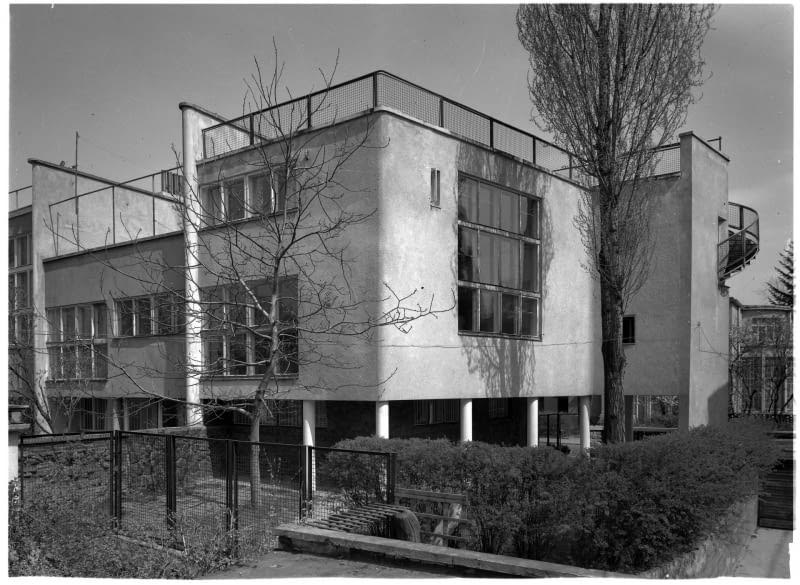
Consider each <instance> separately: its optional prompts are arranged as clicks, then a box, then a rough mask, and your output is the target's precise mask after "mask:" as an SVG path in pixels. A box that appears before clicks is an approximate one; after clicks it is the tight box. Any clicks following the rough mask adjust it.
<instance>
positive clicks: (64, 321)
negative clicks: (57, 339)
mask: <svg viewBox="0 0 800 585" xmlns="http://www.w3.org/2000/svg"><path fill="white" fill-rule="evenodd" d="M61 327H62V331H63V335H64V339H74V338H75V307H68V308H66V309H61Z"/></svg>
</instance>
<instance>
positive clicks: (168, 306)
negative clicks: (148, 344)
mask: <svg viewBox="0 0 800 585" xmlns="http://www.w3.org/2000/svg"><path fill="white" fill-rule="evenodd" d="M114 306H115V308H116V324H117V325H116V332H117V337H144V336H147V335H175V334H177V333H183V330H184V323H185V316H184V315H185V309H184V299H183V297H182V296H180V294H170V293H161V294H157V295H147V296H141V297H134V298H127V299H120V300H118V301H116V303H115V305H114Z"/></svg>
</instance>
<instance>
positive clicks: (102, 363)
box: [93, 343, 108, 379]
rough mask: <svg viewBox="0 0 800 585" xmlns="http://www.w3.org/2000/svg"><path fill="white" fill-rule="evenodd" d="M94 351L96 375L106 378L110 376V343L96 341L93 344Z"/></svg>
mask: <svg viewBox="0 0 800 585" xmlns="http://www.w3.org/2000/svg"><path fill="white" fill-rule="evenodd" d="M93 351H94V377H95V378H101V379H105V378H108V361H107V360H106V356H107V355H108V345H106V344H105V343H100V344H98V343H96V344H94V346H93Z"/></svg>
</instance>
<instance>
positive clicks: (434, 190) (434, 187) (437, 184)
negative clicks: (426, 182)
mask: <svg viewBox="0 0 800 585" xmlns="http://www.w3.org/2000/svg"><path fill="white" fill-rule="evenodd" d="M440 189H441V176H440V173H439V169H431V205H433V206H434V207H439V202H440V196H439V191H440Z"/></svg>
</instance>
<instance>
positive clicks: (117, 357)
mask: <svg viewBox="0 0 800 585" xmlns="http://www.w3.org/2000/svg"><path fill="white" fill-rule="evenodd" d="M323 97H324V98H327V99H328V100H329V101H330V104H329V106H330V107H328V108H325V109H320V110H318V111H316V112H314V114H313V116H306V115H305V114H303V112H307V111H309V109H311V110H312V111H313V108H314V106H312V104H317V103H319V102H320V100H321V99H323ZM180 108H181V111H182V116H183V142H182V145H183V148H182V154H183V177H184V178H185V180H183V181H180V180H178V178H177V177H176V175H175V174H174V173H173V172H172V171H170V172H160V173H156V174H154V175H152V176H149V177H145V178H143V179H139V180H137V181H135V182H132V183H127V184H125V185H124V186H123V185H120V184H115V183H112V182H109V181H107V180H105V179H100V178H99V177H94V176H91V175H87V174H85V173H80V172H75V171H73V170H71V169H66V168H61V167H59V166H57V165H52V164H50V163H46V162H43V161H37V160H31V164H32V167H33V189H32V190H33V193H32V206H31V208H30V211H29V213H30V214H31V217H32V221H31V225H32V226H33V228H32V232H33V246H32V260H33V268H32V271H33V280H32V282H33V306H34V307H37V308H41V307H43V308H44V309H45V310H44V311H41V310H37V311H36V321H35V323H36V325H35V331H36V334H35V336H34V339H35V342H34V346H35V351H34V360H35V368H34V369H35V371H36V372H40V373H42V375H43V378H44V379H46V380H47V382H46V388H47V392H48V394H49V396H50V397H51V398H53V399H55V398H56V397H58V400H57V401H60V402H61V405H62V406H61V407H59V408H61V410H62V411H63V412H62V415H63V416H61V419H62V422H61V423H60V424H61V425H62V426H66V423H67V421H68V420H71V423H70V424H71V425H72V426H71V427H70V428H73V429H74V428H142V426H160V425H166V424H183V423H188V424H195V423H198V422H200V418H199V414H198V412H197V410H193V409H183V408H180V409H179V410H180V411H177V410H176V405H177V404H178V403H176V402H170V401H153V400H152V398H153V396H164V397H167V398H170V397H171V398H176V399H180V398H187V399H188V400H190V401H193V402H197V401H200V400H217V401H224V400H233V399H236V398H241V397H247V396H252V395H253V393H254V392H255V390H256V389H258V388H259V381H260V379H261V378H260V369H259V368H260V366H259V364H261V365H263V363H264V360H263V359H262V360H261V361H260V362H259V361H258V359H255V360H254V359H253V358H254V357H255V358H258V356H264V355H269V354H268V353H265V352H266V350H265V349H264V348H263V347H260V346H259V345H258V343H257V339H258V336H257V335H255V333H256V332H258V331H259V327H261V325H260V324H259V321H258V315H257V313H256V312H252V311H253V309H251V308H249V309H246V311H248V313H247V314H246V315H245V316H244V317H242V319H244V320H245V321H246V325H247V326H246V327H243V328H241V330H239V331H237V330H234V329H231V328H225V327H221V328H218V327H210V326H208V324H207V322H206V324H205V325H201V324H200V323H199V322H197V321H196V320H195V319H192V316H193V314H194V313H193V312H192V311H193V309H192V306H195V305H193V303H198V305H197V306H211V305H214V304H215V303H216V305H218V306H219V314H220V315H222V318H221V319H222V320H221V322H222V323H224V318H225V317H224V316H225V315H227V313H226V311H230V310H233V309H231V308H224V307H226V306H227V307H231V306H238V305H236V303H232V302H231V295H233V294H235V290H236V287H233V286H226V287H220V286H219V285H220V282H219V278H218V271H216V270H215V269H213V268H212V265H213V264H214V262H213V261H212V257H213V256H214V254H215V253H217V252H218V251H219V245H220V243H219V242H220V241H222V239H221V238H220V234H223V233H224V232H225V230H226V229H231V226H234V225H235V226H236V230H237V233H239V234H242V237H252V238H259V237H262V236H263V234H260V233H259V232H258V230H257V226H258V221H256V215H254V213H253V210H254V209H256V208H259V209H264V208H265V206H266V208H267V209H268V211H267V212H266V215H267V216H269V217H276V218H277V217H280V215H281V214H283V213H284V212H287V213H288V212H290V207H291V206H290V205H289V204H288V203H287V202H286V200H285V199H282V198H281V197H280V196H278V195H276V193H278V192H279V190H277V189H276V188H275V184H276V183H275V181H283V183H281V184H282V185H285V184H286V183H288V182H289V181H287V180H286V176H285V171H282V172H284V175H281V172H277V169H273V173H272V175H271V176H270V177H271V178H269V179H267V177H266V175H265V170H264V165H263V158H262V157H263V156H264V155H265V154H266V155H267V156H271V155H272V154H274V153H276V152H277V151H278V150H279V149H280V148H281V147H282V146H283V145H285V144H286V142H282V141H281V140H275V139H274V138H272V139H271V138H269V137H270V136H272V137H274V136H275V134H274V133H273V134H267V133H266V132H265V131H264V129H262V128H260V127H259V126H260V123H261V122H262V121H263V120H264V119H268V118H269V114H270V112H259V113H254V114H251V115H248V116H244V117H242V118H238V119H235V120H226V119H224V118H222V117H220V116H218V115H215V114H212V113H210V112H207V111H205V110H203V109H202V108H199V107H196V106H193V105H191V104H186V103H184V104H181V106H180ZM304 108H305V109H304ZM276 112H279V113H280V112H282V113H283V115H284V119H295V116H296V115H297V114H298V112H299V113H300V116H301V118H302V119H303V120H304V124H305V125H306V126H307V127H308V129H307V130H304V131H303V132H302V133H301V134H300V136H302V137H303V139H302V142H303V146H302V151H301V152H299V153H298V154H299V155H300V156H299V162H298V169H300V170H299V171H298V172H302V168H303V166H302V165H303V161H314V160H317V157H319V156H320V155H321V153H330V152H335V149H336V148H341V145H342V144H343V142H345V141H347V140H356V142H358V141H359V140H360V141H362V142H363V146H364V147H363V148H359V149H357V150H355V151H354V152H352V153H351V155H350V156H348V157H347V158H346V160H342V161H341V168H340V176H341V177H343V178H342V179H341V180H342V181H347V183H346V184H345V185H344V187H343V188H342V195H341V200H340V204H341V208H342V209H345V210H347V211H348V212H349V213H354V214H357V215H360V216H363V221H360V222H358V224H357V225H353V226H352V227H349V228H348V229H347V230H345V231H344V233H343V234H341V235H340V237H341V238H343V241H345V242H347V243H348V245H349V247H348V250H349V251H350V252H349V253H351V254H352V255H353V257H354V258H357V260H358V266H357V270H353V271H352V274H351V277H350V279H349V282H348V283H347V285H348V287H349V289H350V290H352V291H356V293H357V294H360V298H361V299H362V300H366V301H367V303H368V305H367V306H366V307H365V310H366V311H367V312H368V313H369V314H371V315H383V314H385V313H386V312H389V311H391V310H393V309H394V308H395V307H394V305H393V303H392V301H391V299H387V298H386V296H385V294H384V293H385V289H383V283H387V284H388V285H389V286H391V287H393V289H396V290H397V291H398V292H399V293H400V294H404V292H405V291H406V290H416V291H417V294H416V296H415V297H414V298H413V302H414V303H419V304H421V305H422V306H425V303H426V302H436V303H439V304H438V305H437V306H443V307H444V308H449V307H450V306H451V305H454V306H453V307H452V310H447V311H444V312H442V313H440V314H437V315H436V318H427V319H422V320H420V321H418V322H415V323H414V324H413V328H412V329H411V331H410V332H404V331H401V330H398V329H397V328H381V329H379V330H377V331H376V332H375V334H374V335H373V336H372V337H371V338H370V339H365V338H360V337H357V336H356V337H353V338H352V339H347V340H346V342H344V341H343V342H339V343H331V344H330V346H329V354H327V356H326V358H330V362H332V363H348V364H349V363H354V362H357V363H358V365H359V367H358V368H357V369H353V368H350V367H345V368H337V367H328V366H326V365H325V364H326V363H328V362H325V361H323V360H317V361H316V362H314V361H313V360H311V361H309V360H304V359H303V358H304V357H305V356H307V354H308V352H309V351H310V349H309V348H310V343H311V341H312V340H310V339H308V338H304V335H303V333H302V331H301V332H300V333H299V339H298V340H297V344H296V350H295V351H296V355H297V356H298V358H297V359H289V360H288V361H287V363H286V364H283V365H282V366H281V368H282V370H281V371H282V376H281V377H280V382H279V394H278V398H279V399H280V401H281V405H282V406H283V408H281V409H279V410H278V411H277V412H276V414H275V415H274V416H272V417H271V418H269V419H268V420H266V421H263V422H264V423H265V427H264V430H263V431H262V439H263V440H269V439H274V438H279V439H281V440H283V441H285V442H287V441H292V440H300V439H301V436H302V437H303V440H305V441H316V442H318V443H320V444H327V443H330V442H332V441H335V440H337V439H338V438H341V437H345V436H355V435H364V434H374V433H377V434H379V435H382V436H447V437H450V438H453V439H458V438H461V439H466V440H468V439H474V440H486V441H494V442H504V443H509V444H536V442H537V441H538V428H537V426H538V421H539V414H540V413H544V412H549V411H557V410H561V411H563V410H571V411H572V412H575V413H576V415H577V416H578V417H579V419H580V421H581V424H580V432H581V440H582V443H583V444H588V434H589V419H590V417H594V418H595V419H596V418H597V417H598V416H599V415H600V412H601V409H602V404H601V402H602V401H601V398H600V397H601V395H602V391H603V388H602V359H601V355H600V318H599V294H598V285H597V282H596V281H595V280H593V279H592V277H591V276H590V275H589V274H588V273H587V272H586V270H584V269H583V265H585V264H586V258H585V251H584V248H583V245H582V243H581V238H580V236H579V234H578V232H577V230H576V229H575V227H574V225H573V218H574V216H575V214H576V211H577V210H578V205H579V202H580V200H581V197H582V196H583V195H584V192H585V187H584V185H583V181H582V177H581V176H580V175H579V173H578V172H577V169H576V168H575V165H574V164H573V161H572V157H571V156H570V155H569V154H568V153H566V152H564V151H562V150H560V149H558V148H557V147H555V146H553V145H551V144H549V143H547V142H545V141H543V140H541V139H539V138H537V137H535V136H533V135H531V134H528V133H525V132H523V131H520V130H517V129H514V128H512V127H510V126H508V125H506V124H503V123H501V122H499V121H497V120H494V119H492V118H490V117H488V116H485V115H483V114H481V113H479V112H476V111H474V110H471V109H469V108H466V107H464V106H461V105H459V104H457V103H455V102H452V101H450V100H448V99H446V98H443V97H441V96H438V95H436V94H434V93H432V92H429V91H427V90H425V89H422V88H420V87H418V86H416V85H413V84H411V83H408V82H406V81H404V80H401V79H399V78H397V77H395V76H392V75H390V74H387V73H384V72H376V73H373V74H369V75H366V76H364V77H361V78H359V79H356V80H353V81H350V82H347V83H344V84H341V85H339V86H336V87H335V88H331V89H330V90H329V91H328V92H327V93H325V92H323V93H317V94H312V95H310V96H304V97H302V98H299V99H297V100H295V101H293V102H291V103H290V104H286V105H282V106H280V107H278V108H276V109H274V110H272V112H271V113H272V114H275V113H276ZM334 113H335V114H336V115H334ZM306 118H307V119H306ZM273 119H275V118H273ZM293 138H294V137H293ZM294 142H297V141H294ZM660 156H661V158H660V162H659V165H658V171H657V175H658V176H657V178H656V179H655V180H654V181H652V182H651V183H650V184H649V186H648V188H649V189H650V190H651V194H652V197H653V198H654V199H655V200H656V205H655V206H654V207H655V210H656V211H655V221H654V222H653V228H654V233H655V237H656V246H657V247H656V254H655V259H654V266H653V269H652V275H651V277H650V280H649V281H648V282H647V284H646V285H645V287H644V288H643V289H642V291H641V292H640V293H639V295H638V296H637V297H636V298H635V299H634V300H633V302H632V303H631V304H630V307H629V313H630V314H629V315H628V316H627V317H626V320H625V336H626V353H627V357H628V362H629V365H628V370H627V375H626V380H625V389H626V392H628V393H630V394H631V395H642V396H650V395H652V396H659V395H678V396H679V400H680V413H681V414H680V425H681V427H683V428H686V427H690V426H696V425H700V424H705V423H707V422H718V421H721V420H724V418H725V414H726V403H727V394H728V391H727V368H726V364H725V361H724V360H720V359H719V355H718V352H719V350H720V349H723V348H724V347H725V346H726V344H727V340H728V330H729V323H728V309H727V307H728V299H727V289H726V287H725V286H724V282H725V279H726V278H727V277H728V276H729V275H730V274H731V272H732V271H734V270H736V269H739V268H741V267H742V266H743V265H744V264H745V263H746V262H747V261H748V260H749V259H750V258H751V257H752V255H753V254H755V252H756V251H757V246H758V232H757V215H755V214H753V217H752V219H754V220H755V222H756V223H755V228H753V226H752V225H751V224H752V222H750V221H748V222H746V223H747V225H743V223H742V222H741V221H740V220H739V219H736V218H740V217H741V212H742V209H743V208H741V207H740V206H737V205H736V204H734V203H730V202H728V200H727V196H728V193H727V170H726V167H727V163H728V159H727V158H726V157H725V156H724V155H723V154H722V153H721V152H720V151H719V150H718V149H716V148H714V147H712V146H711V145H710V144H709V143H708V142H705V141H703V140H701V139H699V138H698V137H696V136H694V135H693V134H692V133H686V134H682V135H681V137H680V143H679V144H675V145H672V146H670V147H667V148H665V149H663V151H662V152H661V154H660ZM75 180H78V181H79V186H78V190H77V192H78V193H79V195H78V197H73V196H72V193H73V192H75V186H74V183H73V181H75ZM143 184H144V185H145V186H142V185H143ZM269 185H272V187H270V186H269ZM265 188H266V191H265V190H264V189H265ZM179 190H182V194H183V197H184V199H185V200H186V201H187V202H188V203H189V213H190V215H191V217H194V215H195V214H196V215H197V216H198V217H200V218H202V219H201V221H202V222H203V225H202V226H200V229H194V227H192V225H191V224H192V222H191V221H184V220H183V218H182V217H181V214H180V213H179V212H178V211H177V210H176V206H175V201H176V194H177V193H178V191H179ZM259 217H261V216H259ZM749 219H751V218H750V217H748V220H749ZM743 228H746V229H743ZM742 242H745V243H742ZM732 244H733V246H732ZM196 246H197V247H196ZM730 249H735V250H739V249H741V250H742V252H743V255H738V254H737V253H735V252H729V250H730ZM187 250H189V251H190V252H191V251H192V250H195V251H196V254H197V255H198V258H199V264H200V266H199V267H198V268H197V272H192V271H191V270H189V271H186V270H185V269H184V268H183V267H185V266H187V265H191V264H192V262H190V261H187ZM193 253H194V252H193ZM188 257H189V258H190V260H191V258H193V256H192V253H190V254H189V256H188ZM148 258H149V259H153V262H152V264H149V263H148V262H147V261H143V259H148ZM156 266H160V267H162V268H163V267H164V266H168V267H170V269H169V270H163V269H159V271H158V273H157V274H155V273H154V267H156ZM252 268H253V266H252V261H248V260H243V261H242V271H243V273H248V270H251V271H252ZM315 269H316V270H318V272H317V274H318V277H319V278H327V277H329V276H330V275H331V274H333V271H332V270H331V269H332V267H326V266H319V267H315ZM248 274H249V273H248ZM187 275H188V276H187ZM302 279H303V276H302V275H299V274H287V275H286V277H285V278H282V279H281V281H280V283H279V285H278V286H279V289H280V291H281V292H280V294H281V297H282V298H294V299H295V301H296V302H295V304H294V305H293V306H291V307H288V308H286V310H288V311H290V312H291V311H294V312H295V313H296V312H298V311H299V312H301V313H302V312H303V311H304V310H305V309H307V308H308V303H310V302H312V300H311V299H308V298H305V297H304V296H303V292H302V291H303V282H302ZM248 282H249V281H248ZM152 284H157V285H158V287H159V288H158V289H157V290H156V289H154V288H153V287H152V286H149V285H152ZM231 284H233V283H231ZM252 284H254V285H255V286H256V287H261V288H258V290H262V289H263V294H264V295H268V294H270V292H271V290H272V284H273V283H271V282H270V281H269V279H263V280H261V281H253V283H252ZM197 287H199V288H200V291H197V292H195V289H196V288H197ZM184 290H186V291H188V293H187V297H188V302H187V305H186V307H184V306H182V303H177V304H176V303H175V302H173V301H167V300H165V299H167V298H169V295H168V293H169V292H174V291H184ZM254 290H256V289H254ZM284 290H285V291H296V292H295V293H294V294H293V293H291V292H284ZM257 294H259V295H260V294H262V293H261V292H259V293H257ZM208 295H210V296H208ZM173 298H174V297H173ZM451 299H452V300H451ZM244 305H247V303H246V302H245V303H244ZM281 310H284V309H283V308H282V309H281ZM184 316H185V317H186V318H184ZM295 337H297V336H295ZM106 355H107V356H108V357H109V360H108V361H107V362H106V360H104V359H103V356H106ZM256 362H258V363H256ZM195 363H199V364H202V365H203V366H204V367H205V372H206V374H207V373H208V371H209V367H211V366H218V367H217V368H216V371H215V375H213V376H211V375H204V374H203V371H204V370H203V368H193V367H191V365H192V364H195ZM123 364H124V365H125V367H124V368H122V369H120V367H118V366H120V365H123ZM187 364H188V365H187ZM75 399H78V400H80V403H79V404H78V407H79V411H80V413H81V416H80V420H77V419H76V418H75V417H72V418H70V417H69V416H68V415H69V414H70V413H69V412H67V411H66V409H64V408H63V405H64V404H66V403H69V404H72V405H75ZM70 400H71V401H72V402H70ZM222 419H223V422H225V423H229V424H232V425H234V427H231V428H237V427H236V426H235V425H236V424H237V423H242V422H245V421H242V420H240V419H238V418H236V417H233V416H230V415H225V416H223V417H222ZM206 422H207V423H209V424H212V421H211V420H210V419H209V417H208V416H206ZM303 426H305V433H303V434H302V435H301V428H302V427H303Z"/></svg>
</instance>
